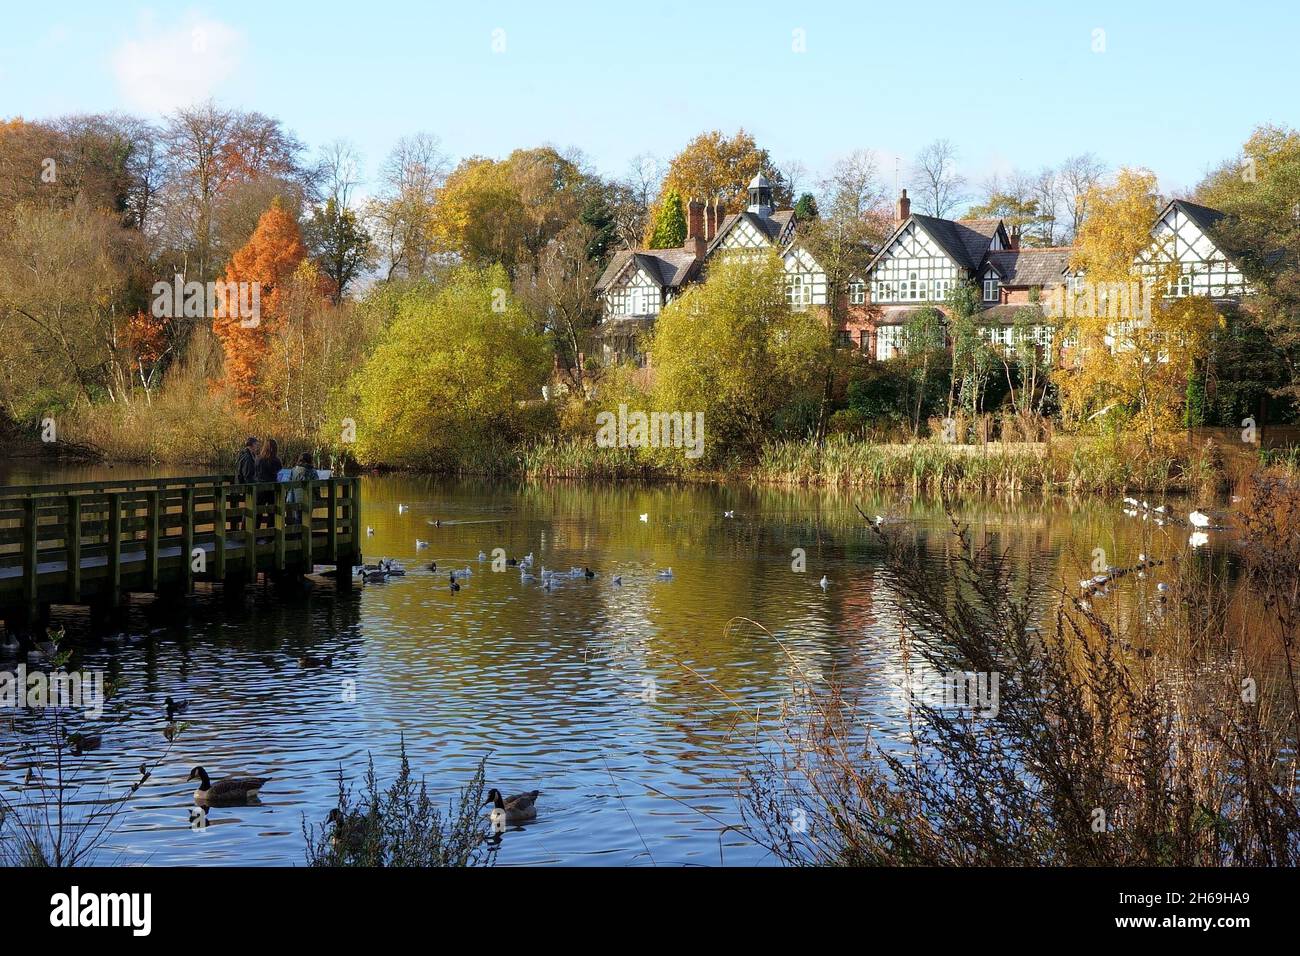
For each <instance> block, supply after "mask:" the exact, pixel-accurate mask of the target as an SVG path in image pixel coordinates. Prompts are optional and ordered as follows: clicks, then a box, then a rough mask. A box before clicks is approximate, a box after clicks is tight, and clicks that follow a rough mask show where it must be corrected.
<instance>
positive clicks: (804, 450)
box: [753, 436, 1185, 494]
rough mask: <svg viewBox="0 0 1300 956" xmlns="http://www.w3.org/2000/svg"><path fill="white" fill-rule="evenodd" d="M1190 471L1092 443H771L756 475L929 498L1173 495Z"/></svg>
mask: <svg viewBox="0 0 1300 956" xmlns="http://www.w3.org/2000/svg"><path fill="white" fill-rule="evenodd" d="M1184 473H1185V469H1184V468H1183V467H1182V466H1180V464H1179V462H1178V461H1177V460H1176V459H1175V458H1173V457H1171V456H1165V455H1159V454H1157V455H1148V454H1142V453H1139V452H1137V451H1136V450H1134V449H1130V448H1115V447H1113V446H1110V445H1108V444H1103V443H1098V442H1087V441H1064V440H1059V439H1058V440H1056V441H1053V442H1050V443H1041V444H1039V443H1035V444H1028V443H1023V444H1022V443H1010V442H1008V443H1000V442H990V443H989V444H987V445H945V444H942V443H938V442H932V441H923V442H914V443H910V444H899V445H878V444H871V443H868V442H859V441H853V440H851V439H848V438H845V437H843V436H832V437H831V438H830V439H828V440H827V441H826V443H825V444H824V445H823V446H822V447H820V448H819V447H818V446H817V445H816V444H815V443H813V442H788V441H787V442H772V443H769V444H768V445H766V446H765V447H764V449H763V452H762V455H761V457H760V459H759V461H758V463H757V465H756V466H755V468H754V470H753V477H754V478H755V479H756V480H758V481H767V482H777V483H782V484H801V485H832V486H840V487H849V488H883V487H897V488H906V489H908V490H909V491H912V492H929V493H940V494H941V493H951V492H964V493H972V492H979V493H1008V492H1010V493H1019V492H1026V491H1044V492H1047V491H1068V492H1076V493H1083V492H1093V493H1109V492H1115V491H1120V490H1123V489H1133V490H1137V489H1141V490H1151V491H1167V490H1170V489H1171V488H1174V487H1177V486H1178V485H1179V484H1180V481H1181V480H1182V476H1183V475H1184Z"/></svg>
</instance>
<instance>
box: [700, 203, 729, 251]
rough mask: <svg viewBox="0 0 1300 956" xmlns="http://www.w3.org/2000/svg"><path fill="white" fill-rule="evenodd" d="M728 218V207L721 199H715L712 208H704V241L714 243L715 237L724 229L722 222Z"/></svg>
mask: <svg viewBox="0 0 1300 956" xmlns="http://www.w3.org/2000/svg"><path fill="white" fill-rule="evenodd" d="M726 218H727V207H726V206H724V205H723V204H722V200H721V199H714V200H713V205H712V206H705V207H704V241H705V242H712V241H713V237H714V236H716V235H717V234H718V230H719V229H721V228H722V220H724V219H726Z"/></svg>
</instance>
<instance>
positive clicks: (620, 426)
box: [596, 402, 704, 458]
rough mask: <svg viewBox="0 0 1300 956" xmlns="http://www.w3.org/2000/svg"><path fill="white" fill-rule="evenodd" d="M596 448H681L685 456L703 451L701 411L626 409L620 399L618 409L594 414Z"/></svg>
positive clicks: (698, 455)
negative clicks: (630, 410)
mask: <svg viewBox="0 0 1300 956" xmlns="http://www.w3.org/2000/svg"><path fill="white" fill-rule="evenodd" d="M596 447H598V448H680V449H683V451H684V452H685V455H686V457H687V458H699V457H701V456H702V455H703V454H704V413H703V412H642V411H634V412H629V411H628V410H627V405H626V404H625V403H622V402H620V403H619V406H618V413H617V414H615V413H614V412H608V411H607V412H600V413H599V414H598V415H597V416H596Z"/></svg>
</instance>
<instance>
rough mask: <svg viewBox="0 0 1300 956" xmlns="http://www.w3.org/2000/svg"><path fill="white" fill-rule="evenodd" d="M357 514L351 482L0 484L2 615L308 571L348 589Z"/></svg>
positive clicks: (17, 619)
mask: <svg viewBox="0 0 1300 956" xmlns="http://www.w3.org/2000/svg"><path fill="white" fill-rule="evenodd" d="M291 497H294V498H296V499H297V501H298V502H307V501H310V502H311V506H310V507H306V506H303V505H300V504H295V503H294V502H292V501H290V500H289V499H290V498H291ZM360 514H361V500H360V485H359V481H358V479H356V478H329V479H324V480H320V481H305V482H297V483H289V482H268V483H263V484H236V483H234V482H233V481H231V480H230V479H228V478H225V477H222V476H211V477H200V478H167V479H157V480H146V481H126V482H117V483H103V482H101V483H95V482H90V483H79V484H68V485H50V486H16V487H0V618H4V619H5V621H6V622H7V623H11V624H16V625H19V626H23V625H26V624H30V623H31V622H32V621H33V620H34V619H35V618H36V617H37V616H39V615H40V613H42V612H43V611H45V610H48V606H49V605H50V604H64V603H67V604H89V603H104V604H107V605H109V606H117V605H118V604H120V603H121V600H122V597H123V595H124V594H126V593H128V592H132V591H144V592H159V591H164V590H167V591H177V590H179V591H186V590H189V588H190V587H191V586H192V585H193V582H194V581H196V580H218V579H226V580H230V579H235V580H253V579H255V578H256V577H257V575H258V574H259V573H272V574H275V573H284V572H288V573H310V572H311V571H312V570H314V569H315V567H316V565H317V564H326V565H334V566H335V567H336V568H343V569H345V573H343V574H339V575H337V578H338V579H339V583H340V585H341V586H346V582H347V581H348V580H349V579H350V575H349V574H348V573H347V572H348V571H350V568H351V565H352V564H354V563H356V562H359V561H360V559H361V551H360V540H361V536H360V528H361V524H360V521H361V517H360ZM259 525H260V527H259ZM254 528H256V529H257V530H256V531H255V532H254V531H250V530H249V529H254Z"/></svg>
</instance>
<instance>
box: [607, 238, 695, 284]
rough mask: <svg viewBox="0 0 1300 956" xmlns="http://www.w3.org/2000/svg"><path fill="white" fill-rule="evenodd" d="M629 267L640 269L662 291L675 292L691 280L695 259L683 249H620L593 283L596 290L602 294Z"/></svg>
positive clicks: (692, 254) (693, 255)
mask: <svg viewBox="0 0 1300 956" xmlns="http://www.w3.org/2000/svg"><path fill="white" fill-rule="evenodd" d="M632 264H634V265H635V266H636V267H637V268H640V269H643V270H644V271H645V273H646V275H648V276H649V277H650V279H651V281H652V282H654V283H655V284H656V285H657V286H659V287H660V288H661V289H676V288H678V287H680V286H681V285H683V284H684V283H685V282H686V281H687V280H688V279H690V278H691V275H692V273H693V272H694V271H695V268H696V266H697V265H698V260H697V259H696V258H695V254H694V253H692V252H690V251H688V250H686V249H623V250H620V251H619V252H616V253H614V255H613V257H612V258H611V259H610V260H609V265H607V266H605V271H604V272H602V273H601V274H600V278H599V279H597V280H596V291H597V292H604V291H605V290H606V289H607V288H609V286H610V285H611V284H612V283H613V282H614V280H615V279H617V278H618V277H619V276H620V275H622V273H623V270H624V268H625V267H627V266H628V265H632Z"/></svg>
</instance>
